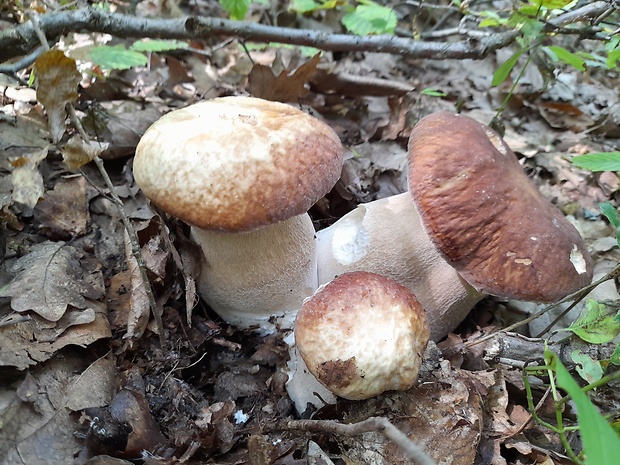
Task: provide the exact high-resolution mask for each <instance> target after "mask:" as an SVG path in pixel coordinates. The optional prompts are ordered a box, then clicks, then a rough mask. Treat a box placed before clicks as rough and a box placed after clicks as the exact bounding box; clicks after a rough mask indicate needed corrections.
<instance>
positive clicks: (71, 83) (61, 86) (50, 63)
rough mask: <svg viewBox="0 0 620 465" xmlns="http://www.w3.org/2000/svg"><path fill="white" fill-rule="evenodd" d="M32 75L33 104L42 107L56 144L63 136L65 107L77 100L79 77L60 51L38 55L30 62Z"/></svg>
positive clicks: (69, 61)
mask: <svg viewBox="0 0 620 465" xmlns="http://www.w3.org/2000/svg"><path fill="white" fill-rule="evenodd" d="M34 72H35V76H36V82H37V100H39V102H41V103H42V104H43V106H44V107H45V111H46V112H47V117H48V120H49V126H50V132H51V133H52V139H53V140H54V142H58V141H59V140H60V138H61V137H62V135H63V134H64V133H65V118H66V117H67V112H66V110H65V107H66V105H67V103H72V102H74V101H75V100H76V99H77V98H78V92H77V89H78V85H79V84H80V80H81V75H80V73H79V71H78V70H77V66H76V63H75V60H74V59H73V58H69V57H67V56H66V55H65V54H64V53H63V52H61V51H60V50H49V51H47V52H44V53H42V54H41V56H39V58H37V61H35V62H34Z"/></svg>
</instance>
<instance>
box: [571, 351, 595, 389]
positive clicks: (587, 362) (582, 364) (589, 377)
mask: <svg viewBox="0 0 620 465" xmlns="http://www.w3.org/2000/svg"><path fill="white" fill-rule="evenodd" d="M570 358H571V359H573V362H575V363H576V364H577V366H576V367H575V370H577V373H579V376H581V378H583V379H584V380H585V381H587V382H588V384H589V383H593V382H594V381H598V380H599V379H601V378H602V377H603V368H602V367H601V362H599V361H598V360H593V359H592V358H591V357H590V356H589V355H587V354H584V353H581V352H579V351H578V350H575V351H573V352H572V353H571V354H570Z"/></svg>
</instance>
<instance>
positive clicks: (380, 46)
mask: <svg viewBox="0 0 620 465" xmlns="http://www.w3.org/2000/svg"><path fill="white" fill-rule="evenodd" d="M38 22H39V28H40V29H41V30H42V31H43V32H44V33H45V35H46V36H47V37H48V39H55V38H58V37H60V36H62V35H64V34H68V33H70V32H85V31H87V32H101V33H107V34H111V35H114V36H116V37H121V38H129V37H136V38H144V37H150V38H160V39H190V38H192V39H207V38H210V37H213V36H222V37H238V38H240V39H245V40H252V41H256V42H281V43H286V44H291V45H307V46H312V47H316V48H318V49H320V50H326V51H341V52H351V51H366V52H384V53H392V54H398V55H405V56H410V57H415V58H435V59H445V58H456V59H464V58H474V59H481V58H484V57H485V56H487V55H488V54H489V53H490V52H491V51H493V50H497V49H499V48H502V47H505V46H506V45H508V44H510V43H511V42H512V41H513V40H514V39H515V37H516V36H517V35H518V33H517V32H516V31H509V32H505V33H497V34H490V35H489V36H487V37H483V38H480V39H476V40H473V39H469V40H465V41H462V42H454V43H439V42H424V41H417V40H412V39H407V38H402V37H395V36H388V35H381V36H365V37H361V36H354V35H348V34H331V33H326V32H319V31H314V30H307V29H293V28H285V27H276V26H265V25H261V24H256V23H251V22H245V21H231V20H226V19H220V18H208V17H202V16H187V17H183V18H177V19H151V18H137V17H134V16H129V15H124V14H119V13H108V12H105V11H102V10H96V9H91V8H83V9H79V10H75V11H69V12H61V13H51V14H47V15H42V16H40V17H39V20H38ZM39 43H40V41H39V38H38V37H37V35H36V32H35V28H33V26H32V23H31V22H30V21H28V22H26V23H24V24H21V25H19V26H17V27H15V28H14V29H9V30H6V31H3V32H1V33H0V61H5V60H8V59H10V58H14V57H18V56H22V55H26V54H28V53H30V52H31V51H32V50H34V49H35V48H36V47H37V46H38V45H39Z"/></svg>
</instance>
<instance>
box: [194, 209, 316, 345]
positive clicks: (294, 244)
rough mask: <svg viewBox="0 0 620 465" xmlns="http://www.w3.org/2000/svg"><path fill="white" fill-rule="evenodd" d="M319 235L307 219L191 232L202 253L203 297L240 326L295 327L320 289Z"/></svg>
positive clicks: (268, 329) (200, 287)
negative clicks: (303, 305) (251, 227)
mask: <svg viewBox="0 0 620 465" xmlns="http://www.w3.org/2000/svg"><path fill="white" fill-rule="evenodd" d="M314 235H315V233H314V227H313V226H312V221H311V220H310V217H309V216H308V214H303V215H298V216H294V217H292V218H290V219H288V220H285V221H282V222H280V223H276V224H273V225H270V226H265V227H262V228H260V229H256V230H254V231H247V232H239V233H224V232H216V231H208V230H205V229H200V228H197V227H192V229H191V237H192V239H193V240H194V241H195V242H196V243H197V244H198V245H199V246H200V248H201V249H202V253H203V256H202V260H201V274H200V277H199V278H198V280H197V289H198V293H199V294H200V296H201V297H202V298H203V299H204V300H205V301H206V302H207V303H208V304H209V306H210V307H211V308H212V309H213V310H214V311H215V312H216V313H217V314H218V315H220V316H221V317H222V318H223V319H224V320H225V321H226V322H228V323H230V324H233V325H235V326H238V327H241V328H249V327H253V326H259V327H260V330H261V332H264V333H269V332H273V331H274V330H275V329H276V326H280V327H283V328H292V327H293V323H294V321H295V316H296V314H297V311H298V310H299V307H300V306H301V302H302V301H303V299H304V298H306V297H307V296H309V295H312V293H313V292H314V290H315V289H316V288H317V269H316V244H315V238H314Z"/></svg>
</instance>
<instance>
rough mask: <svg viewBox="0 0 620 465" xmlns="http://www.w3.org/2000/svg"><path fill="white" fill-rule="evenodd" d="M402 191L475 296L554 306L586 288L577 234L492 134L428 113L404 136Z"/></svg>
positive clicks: (462, 119)
mask: <svg viewBox="0 0 620 465" xmlns="http://www.w3.org/2000/svg"><path fill="white" fill-rule="evenodd" d="M409 157H410V162H409V163H410V165H409V191H410V192H411V194H412V196H413V198H414V200H415V203H416V207H417V209H418V211H419V213H420V216H421V217H422V219H423V222H424V225H425V227H426V229H427V231H428V233H429V236H430V237H431V239H432V240H433V242H434V243H435V245H436V246H437V248H438V249H439V250H440V252H441V253H442V254H443V255H444V256H445V258H446V260H447V261H448V262H449V263H451V264H452V266H454V268H455V269H456V270H457V271H458V272H459V274H460V275H461V276H462V277H463V278H464V279H465V280H466V281H467V282H469V283H470V284H471V285H472V286H474V287H475V288H476V289H478V290H479V291H481V292H484V293H487V294H492V295H496V296H501V297H506V298H511V299H519V300H529V301H535V302H553V301H556V300H559V299H561V298H563V297H565V296H566V295H568V294H570V293H572V292H575V291H577V290H579V289H580V288H581V287H583V286H586V285H588V284H590V282H591V280H592V262H591V258H590V256H589V254H588V251H587V249H586V246H585V244H584V242H583V240H582V238H581V236H580V235H579V233H578V232H577V230H576V229H575V228H574V227H573V226H572V225H571V224H570V223H569V222H568V221H567V220H566V218H564V216H563V215H562V213H561V212H560V211H559V210H558V209H557V208H556V207H555V206H554V205H552V204H551V203H550V202H549V201H548V200H547V199H545V198H544V197H543V196H542V194H541V193H540V192H539V191H538V190H537V189H536V187H535V186H534V185H533V184H532V183H531V182H530V180H529V179H528V178H527V176H526V175H525V173H524V172H523V169H522V168H521V165H519V162H518V160H517V157H516V156H515V155H514V153H513V152H512V151H511V150H510V148H509V147H508V146H507V145H506V144H505V143H504V141H503V140H502V139H501V138H500V137H499V136H498V134H497V133H495V132H494V131H493V130H492V129H490V128H488V127H486V126H484V125H482V124H480V123H478V122H477V121H475V120H473V119H471V118H468V117H466V116H461V115H455V114H452V113H444V112H441V113H435V114H432V115H429V116H427V117H425V118H423V119H421V120H420V121H419V122H418V124H417V125H416V126H415V128H414V129H413V131H412V133H411V137H410V139H409Z"/></svg>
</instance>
